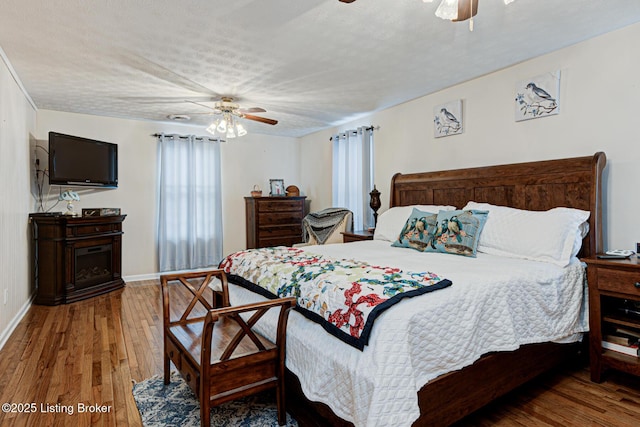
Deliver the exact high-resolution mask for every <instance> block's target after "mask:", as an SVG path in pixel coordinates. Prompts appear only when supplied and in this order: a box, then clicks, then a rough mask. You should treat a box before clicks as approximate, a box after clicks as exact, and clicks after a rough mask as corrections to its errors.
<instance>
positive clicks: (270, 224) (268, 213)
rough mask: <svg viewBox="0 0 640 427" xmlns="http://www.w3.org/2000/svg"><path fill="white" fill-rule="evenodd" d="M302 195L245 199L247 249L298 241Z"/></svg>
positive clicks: (300, 235)
mask: <svg viewBox="0 0 640 427" xmlns="http://www.w3.org/2000/svg"><path fill="white" fill-rule="evenodd" d="M305 199H306V197H305V196H299V197H245V198H244V201H245V208H246V215H247V219H246V220H247V249H252V248H264V247H269V246H293V245H294V244H295V243H301V242H302V218H304V216H305V215H306V210H305V206H306V205H305Z"/></svg>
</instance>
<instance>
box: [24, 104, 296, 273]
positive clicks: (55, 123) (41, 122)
mask: <svg viewBox="0 0 640 427" xmlns="http://www.w3.org/2000/svg"><path fill="white" fill-rule="evenodd" d="M49 131H56V132H60V133H66V134H70V135H76V136H82V137H86V138H92V139H97V140H101V141H107V142H113V143H116V144H118V163H119V164H118V172H119V176H118V181H119V183H118V188H117V189H84V188H79V189H78V188H76V190H77V191H78V193H79V194H80V199H81V200H80V202H78V203H75V204H74V205H75V209H76V211H81V209H82V208H96V207H117V208H121V209H122V212H123V213H124V214H126V215H127V218H126V220H125V222H124V223H123V230H124V233H125V234H124V237H123V244H122V246H123V257H122V272H123V276H124V277H125V280H132V279H139V278H144V277H148V276H150V275H152V274H154V273H156V272H157V271H158V259H157V250H156V236H157V233H156V228H157V223H156V218H157V210H156V207H157V198H156V182H157V179H156V178H157V177H156V174H157V170H156V159H157V157H156V155H157V141H156V138H155V137H153V136H151V135H152V134H155V133H160V132H164V133H176V134H195V135H206V132H205V131H204V129H203V128H202V127H201V126H198V127H195V126H189V125H184V124H171V123H154V122H147V121H138V120H125V119H118V118H110V117H99V116H91V115H84V114H74V113H64V112H59V111H51V110H39V111H38V130H37V138H38V140H39V144H41V145H44V146H45V147H46V146H47V138H48V133H49ZM222 144H223V145H222V147H221V156H222V162H221V163H222V185H223V194H222V206H223V219H222V220H223V236H224V240H223V244H224V247H223V252H224V253H225V254H227V253H230V252H233V251H237V250H240V249H244V248H245V247H246V245H245V243H246V241H245V238H246V236H245V213H244V199H243V197H244V196H248V195H249V193H250V191H251V189H252V188H253V186H254V184H258V185H259V186H261V187H262V189H263V190H266V191H265V193H266V194H268V184H269V179H270V178H282V179H284V180H285V184H286V185H289V184H293V183H296V182H297V181H298V180H299V175H300V169H299V165H298V161H297V160H298V156H299V154H298V144H297V140H296V139H294V138H282V137H272V136H266V135H258V134H249V135H247V136H244V137H242V138H238V139H235V140H231V142H225V143H222ZM38 152H39V153H43V152H44V151H43V150H39V151H38ZM41 164H46V158H45V159H44V160H41ZM65 189H66V187H58V186H54V187H52V191H51V194H50V200H51V201H50V202H49V203H48V204H47V206H48V207H50V206H51V205H52V203H53V200H55V199H57V196H58V192H59V191H60V190H62V191H64V190H65ZM34 207H35V204H34ZM54 210H56V211H64V210H65V205H64V204H63V203H60V204H59V205H58V206H56V207H55V208H54Z"/></svg>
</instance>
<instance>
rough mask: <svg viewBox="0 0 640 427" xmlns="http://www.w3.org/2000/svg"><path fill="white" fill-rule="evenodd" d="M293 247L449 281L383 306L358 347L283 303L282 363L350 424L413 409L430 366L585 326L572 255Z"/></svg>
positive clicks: (249, 296) (440, 369)
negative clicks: (535, 257)
mask: <svg viewBox="0 0 640 427" xmlns="http://www.w3.org/2000/svg"><path fill="white" fill-rule="evenodd" d="M303 249H305V250H306V251H310V252H315V253H321V254H325V255H327V256H331V257H340V258H352V259H359V260H363V261H367V262H369V263H374V264H378V265H384V266H394V267H400V268H402V269H406V270H412V271H424V270H429V271H432V272H434V273H436V274H438V275H440V276H441V277H446V278H448V279H450V280H452V281H453V285H452V286H450V287H449V288H446V289H442V290H438V291H435V292H432V293H428V294H425V295H421V296H418V297H415V298H408V299H404V300H402V301H401V302H400V303H398V304H396V305H394V306H393V307H391V308H390V309H389V310H387V311H386V312H385V313H384V314H382V315H381V316H380V317H379V318H378V319H377V320H376V323H375V326H374V327H373V331H372V334H371V338H370V341H369V345H368V346H366V347H365V349H364V351H359V350H357V349H355V348H353V347H351V346H349V345H347V344H345V343H343V342H341V341H340V340H338V339H337V338H335V337H333V336H331V335H330V334H328V333H327V332H325V331H324V329H322V327H321V326H319V325H318V324H316V323H314V322H312V321H310V320H308V319H306V318H305V317H304V316H302V315H301V314H300V313H298V312H295V311H292V312H291V315H290V317H289V324H288V328H287V360H286V364H287V367H288V368H289V369H290V370H291V371H292V372H293V373H295V374H296V375H297V376H298V378H299V379H300V382H301V385H302V389H303V391H304V393H305V395H306V396H307V397H308V398H309V399H311V400H313V401H319V402H323V403H325V404H327V405H329V406H330V407H331V408H332V409H333V411H334V412H335V413H336V414H337V415H338V416H340V417H341V418H343V419H345V420H348V421H351V422H353V423H354V424H355V425H356V426H391V425H393V426H399V427H400V426H410V425H411V424H412V422H413V421H415V420H416V419H417V418H418V416H419V414H420V412H419V408H418V399H417V394H416V393H417V391H418V390H420V388H421V387H422V386H424V385H425V384H426V383H427V382H428V381H430V380H432V379H434V378H436V377H438V376H439V375H441V374H444V373H446V372H450V371H454V370H458V369H461V368H463V367H465V366H467V365H470V364H472V363H473V362H474V361H475V360H477V359H478V358H479V357H480V356H482V355H483V354H485V353H487V352H491V351H511V350H515V349H517V348H518V347H519V346H520V345H522V344H530V343H537V342H545V341H572V340H577V339H579V338H580V335H579V333H581V332H586V331H587V330H588V319H587V311H586V308H587V304H586V295H585V294H586V292H584V279H585V277H584V276H585V272H584V268H583V266H582V265H581V264H580V262H579V261H578V260H577V259H575V260H573V262H572V263H571V264H570V265H569V266H568V267H566V268H560V267H558V266H555V265H553V264H548V263H542V262H533V261H526V260H520V259H515V258H502V257H498V256H493V255H487V254H482V253H479V254H478V257H477V258H468V257H463V256H456V255H449V254H439V253H423V252H418V251H415V250H413V249H404V248H393V247H390V244H389V242H386V241H365V242H354V243H348V244H337V245H324V246H308V247H305V248H303ZM230 298H231V303H232V304H233V305H237V304H242V303H247V302H253V301H257V300H260V299H263V297H261V296H258V295H257V294H254V293H251V292H249V291H247V290H245V289H243V288H240V287H238V286H234V285H230ZM273 320H274V321H275V319H273ZM272 330H275V327H273V328H272ZM262 332H263V333H265V331H262ZM267 335H268V334H267ZM272 339H273V337H272Z"/></svg>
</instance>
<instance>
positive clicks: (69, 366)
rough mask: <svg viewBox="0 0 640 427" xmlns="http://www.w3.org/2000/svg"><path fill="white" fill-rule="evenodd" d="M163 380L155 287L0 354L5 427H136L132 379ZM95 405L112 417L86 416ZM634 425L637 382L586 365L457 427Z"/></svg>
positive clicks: (22, 327) (59, 320)
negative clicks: (596, 375) (595, 378)
mask: <svg viewBox="0 0 640 427" xmlns="http://www.w3.org/2000/svg"><path fill="white" fill-rule="evenodd" d="M161 373H162V308H161V296H160V286H159V284H158V282H157V281H144V282H136V283H129V284H127V287H126V288H125V289H123V290H118V291H114V292H111V293H109V294H107V295H102V296H98V297H95V298H92V299H90V300H86V301H80V302H77V303H73V304H68V305H61V306H56V307H45V306H33V307H31V309H30V310H29V312H28V313H27V315H26V316H25V318H24V319H23V320H22V321H21V322H20V324H19V325H18V327H17V328H16V330H15V331H14V333H13V335H12V336H11V337H10V338H9V340H8V342H7V344H6V345H5V346H4V348H3V349H2V350H1V351H0V403H7V402H8V403H14V404H16V405H14V408H13V409H22V412H20V413H18V412H4V411H3V412H0V426H67V425H69V426H80V427H82V426H89V425H92V426H114V425H118V426H140V425H141V422H140V416H139V414H138V410H137V408H136V405H135V402H134V401H133V396H132V394H131V387H132V384H133V383H132V380H133V381H141V380H144V379H145V378H149V377H151V376H153V375H156V374H161ZM32 403H33V404H35V407H31V406H28V405H27V406H26V408H18V407H17V406H18V404H32ZM82 405H85V408H84V412H82V411H81V412H80V413H79V412H78V409H81V410H82ZM96 407H98V409H102V410H103V411H107V412H95V411H94V412H90V410H91V409H95V408H96ZM25 410H32V412H25ZM71 410H72V412H73V414H70V412H71ZM63 411H64V412H63ZM638 420H640V379H639V378H636V377H633V376H628V375H624V374H621V373H616V372H610V373H609V374H608V375H606V377H605V381H604V382H603V383H602V384H595V383H592V382H591V381H590V380H589V371H588V367H587V365H586V364H583V363H580V364H579V366H574V367H564V368H561V369H558V370H556V371H554V372H551V373H549V374H547V375H544V376H542V377H540V378H538V379H537V380H535V381H533V382H531V383H529V384H527V385H525V386H523V387H521V388H520V389H518V390H517V391H515V392H513V393H510V394H509V395H507V396H505V397H503V398H501V399H499V400H498V401H497V402H494V403H493V404H491V405H489V406H487V407H485V408H484V409H482V410H481V411H479V412H477V413H475V414H473V415H472V416H470V417H468V418H467V419H465V420H463V421H462V422H460V423H458V424H456V426H457V427H470V426H563V427H564V426H607V427H614V426H615V427H617V426H637V425H639V422H638Z"/></svg>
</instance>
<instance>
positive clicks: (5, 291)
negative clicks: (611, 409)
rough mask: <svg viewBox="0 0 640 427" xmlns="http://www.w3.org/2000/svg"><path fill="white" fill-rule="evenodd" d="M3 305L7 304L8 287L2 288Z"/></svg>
mask: <svg viewBox="0 0 640 427" xmlns="http://www.w3.org/2000/svg"><path fill="white" fill-rule="evenodd" d="M3 299H4V305H7V301H8V300H9V289H5V290H4V298H3Z"/></svg>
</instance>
